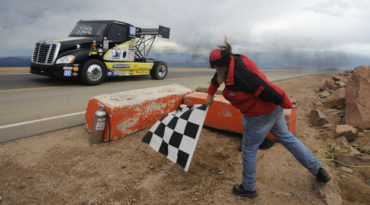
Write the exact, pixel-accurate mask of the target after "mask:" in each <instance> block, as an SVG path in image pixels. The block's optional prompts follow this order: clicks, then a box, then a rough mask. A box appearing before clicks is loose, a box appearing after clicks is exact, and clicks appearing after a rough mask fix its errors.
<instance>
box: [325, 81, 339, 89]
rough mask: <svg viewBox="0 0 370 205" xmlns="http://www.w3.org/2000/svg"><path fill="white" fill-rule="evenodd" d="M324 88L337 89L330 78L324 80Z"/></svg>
mask: <svg viewBox="0 0 370 205" xmlns="http://www.w3.org/2000/svg"><path fill="white" fill-rule="evenodd" d="M324 86H325V88H326V89H327V90H335V89H337V86H336V85H335V83H334V81H333V80H332V79H330V80H326V81H325V85H324Z"/></svg>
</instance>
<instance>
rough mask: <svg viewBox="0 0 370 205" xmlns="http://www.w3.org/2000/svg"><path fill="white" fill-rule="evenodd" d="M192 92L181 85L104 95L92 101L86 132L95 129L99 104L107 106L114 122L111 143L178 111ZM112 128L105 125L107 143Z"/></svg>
mask: <svg viewBox="0 0 370 205" xmlns="http://www.w3.org/2000/svg"><path fill="white" fill-rule="evenodd" d="M191 92H192V90H191V89H188V88H185V87H183V86H180V85H169V86H161V87H155V88H145V89H138V90H131V91H125V92H120V93H113V94H108V95H101V96H97V97H94V98H92V99H90V101H89V103H88V106H87V110H86V114H85V118H86V123H87V129H88V130H89V131H91V130H92V126H93V121H94V114H95V112H96V111H97V110H99V104H102V105H104V108H105V109H106V110H107V111H108V113H109V116H110V121H111V140H114V139H117V138H121V137H124V136H126V135H129V134H132V133H134V132H137V131H139V130H141V129H143V128H145V127H148V126H151V125H153V124H154V123H155V122H156V121H157V120H159V119H160V118H162V117H163V116H165V115H166V114H167V113H169V112H172V111H174V110H176V109H177V107H178V106H180V104H182V102H183V98H184V95H186V94H189V93H191ZM108 133H109V125H108V122H107V123H106V127H105V133H104V139H103V140H104V141H108Z"/></svg>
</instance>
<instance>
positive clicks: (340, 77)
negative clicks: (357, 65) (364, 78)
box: [331, 75, 348, 83]
mask: <svg viewBox="0 0 370 205" xmlns="http://www.w3.org/2000/svg"><path fill="white" fill-rule="evenodd" d="M331 79H333V80H334V82H336V81H342V82H344V83H347V81H348V79H347V78H346V77H344V76H340V75H333V76H332V77H331Z"/></svg>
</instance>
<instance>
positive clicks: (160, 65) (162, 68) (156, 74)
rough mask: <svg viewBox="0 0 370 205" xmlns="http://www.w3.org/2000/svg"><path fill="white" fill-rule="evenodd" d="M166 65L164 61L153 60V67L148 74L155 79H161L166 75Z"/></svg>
mask: <svg viewBox="0 0 370 205" xmlns="http://www.w3.org/2000/svg"><path fill="white" fill-rule="evenodd" d="M167 73H168V66H167V64H166V63H165V62H161V61H158V62H155V63H154V66H153V68H152V69H151V70H150V76H151V77H152V78H153V79H156V80H162V79H164V78H165V77H166V76H167Z"/></svg>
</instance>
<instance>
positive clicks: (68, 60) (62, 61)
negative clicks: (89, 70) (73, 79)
mask: <svg viewBox="0 0 370 205" xmlns="http://www.w3.org/2000/svg"><path fill="white" fill-rule="evenodd" d="M74 60H75V56H73V55H68V56H63V57H61V58H59V59H58V60H57V62H56V64H67V63H73V61H74Z"/></svg>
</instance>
